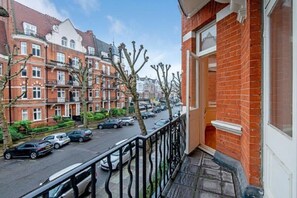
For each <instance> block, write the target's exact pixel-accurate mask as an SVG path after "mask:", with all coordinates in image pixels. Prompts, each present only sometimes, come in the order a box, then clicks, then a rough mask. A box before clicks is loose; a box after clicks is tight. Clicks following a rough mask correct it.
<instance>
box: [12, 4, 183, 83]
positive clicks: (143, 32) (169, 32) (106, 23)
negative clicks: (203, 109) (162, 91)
mask: <svg viewBox="0 0 297 198" xmlns="http://www.w3.org/2000/svg"><path fill="white" fill-rule="evenodd" d="M17 1H18V2H20V3H22V4H24V5H26V6H28V7H30V8H33V9H35V10H38V11H40V12H41V13H45V14H48V15H51V16H54V17H56V18H58V19H60V20H62V21H63V20H65V19H67V18H69V19H70V20H71V21H72V23H73V24H74V26H75V27H76V28H78V29H80V30H82V31H86V30H93V32H94V34H95V35H96V37H97V38H99V39H100V40H103V41H105V42H106V43H112V42H113V41H114V43H115V45H116V46H118V45H119V44H120V43H121V42H124V43H125V44H126V45H127V47H131V41H133V40H135V41H136V45H138V46H139V45H140V44H143V45H144V48H145V49H147V50H148V52H147V55H148V56H149V62H148V63H147V64H146V65H145V67H144V69H143V70H142V71H141V72H140V76H148V77H151V78H155V77H156V74H155V72H154V71H153V70H152V69H151V67H150V65H152V64H153V65H154V64H158V63H159V62H163V63H164V64H170V65H172V68H171V73H172V72H176V71H180V70H181V69H180V68H181V19H180V12H179V9H178V2H177V0H158V1H157V0H150V1H148V0H141V1H135V0H134V1H132V0H124V1H119V0H17ZM141 58H142V57H141ZM140 60H141V61H142V60H143V59H140ZM139 64H141V62H140V61H139Z"/></svg>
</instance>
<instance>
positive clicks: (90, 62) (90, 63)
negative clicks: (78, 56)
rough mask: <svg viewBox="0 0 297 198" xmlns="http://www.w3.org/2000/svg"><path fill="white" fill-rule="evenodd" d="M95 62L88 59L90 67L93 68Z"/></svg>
mask: <svg viewBox="0 0 297 198" xmlns="http://www.w3.org/2000/svg"><path fill="white" fill-rule="evenodd" d="M92 64H93V62H92V60H88V68H92V67H93V65H92Z"/></svg>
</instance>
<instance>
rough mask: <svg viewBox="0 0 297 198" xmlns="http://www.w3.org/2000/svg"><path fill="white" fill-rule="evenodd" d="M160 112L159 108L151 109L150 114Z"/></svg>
mask: <svg viewBox="0 0 297 198" xmlns="http://www.w3.org/2000/svg"><path fill="white" fill-rule="evenodd" d="M161 111H162V109H161V107H154V108H153V109H152V112H154V113H160V112H161Z"/></svg>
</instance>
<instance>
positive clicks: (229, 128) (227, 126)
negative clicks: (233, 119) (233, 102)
mask: <svg viewBox="0 0 297 198" xmlns="http://www.w3.org/2000/svg"><path fill="white" fill-rule="evenodd" d="M211 124H212V125H213V126H214V127H215V128H216V129H218V130H221V131H225V132H228V133H232V134H234V135H238V136H241V134H242V126H241V125H239V124H234V123H230V122H224V121H221V120H213V121H211Z"/></svg>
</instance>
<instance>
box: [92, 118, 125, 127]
mask: <svg viewBox="0 0 297 198" xmlns="http://www.w3.org/2000/svg"><path fill="white" fill-rule="evenodd" d="M122 126H123V123H122V120H120V119H108V120H106V121H104V122H101V123H99V124H98V126H97V128H98V129H108V128H114V129H116V128H121V127H122Z"/></svg>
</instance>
